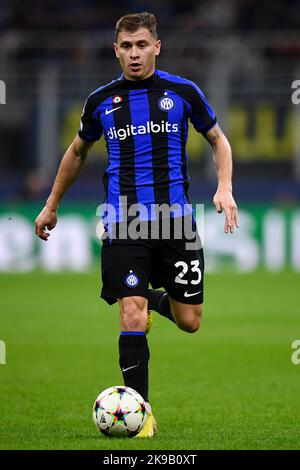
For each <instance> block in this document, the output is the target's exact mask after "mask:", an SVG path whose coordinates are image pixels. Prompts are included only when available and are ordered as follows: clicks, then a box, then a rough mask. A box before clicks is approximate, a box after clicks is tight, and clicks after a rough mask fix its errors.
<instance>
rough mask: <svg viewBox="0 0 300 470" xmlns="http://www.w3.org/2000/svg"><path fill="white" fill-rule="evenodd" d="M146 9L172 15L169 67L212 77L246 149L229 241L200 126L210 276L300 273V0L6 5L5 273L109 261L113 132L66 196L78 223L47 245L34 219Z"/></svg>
mask: <svg viewBox="0 0 300 470" xmlns="http://www.w3.org/2000/svg"><path fill="white" fill-rule="evenodd" d="M58 9H59V13H58ZM142 9H150V10H152V11H153V12H154V13H156V14H157V16H158V21H159V33H160V36H161V38H162V41H163V48H162V54H161V57H160V58H159V61H158V67H159V68H161V69H166V70H169V71H170V72H171V73H175V74H177V75H183V76H185V77H188V78H190V79H192V80H194V81H195V82H196V83H198V84H199V86H200V87H201V88H202V89H203V90H204V92H205V93H206V95H207V97H208V99H209V101H210V102H211V103H212V105H213V107H214V108H215V110H216V114H217V116H218V118H219V121H220V124H221V126H222V128H223V129H224V130H225V131H226V133H227V135H228V136H229V140H230V142H231V144H232V148H233V154H234V166H235V169H234V190H235V196H236V199H237V201H238V203H239V205H240V208H241V228H240V231H239V235H238V236H235V237H231V238H230V239H229V237H227V238H226V237H224V236H223V234H222V228H223V226H222V225H223V224H222V221H221V218H220V217H219V218H216V217H215V215H214V213H211V211H210V209H211V207H210V206H209V204H210V203H211V199H212V196H213V194H214V190H215V186H216V184H215V183H216V180H215V174H214V169H213V164H212V158H211V150H210V148H209V145H208V144H207V143H206V141H205V140H204V139H203V138H202V136H201V135H198V134H197V133H196V132H195V131H194V130H193V128H192V127H191V128H190V136H189V145H188V153H189V162H190V163H189V165H190V174H191V177H192V182H191V197H192V200H193V202H194V203H206V234H207V235H208V236H207V237H206V240H205V244H206V256H207V268H208V270H216V269H218V268H219V267H221V266H222V265H224V264H226V265H228V264H230V265H231V267H233V268H234V269H239V270H244V271H250V270H253V269H256V268H258V267H259V266H263V267H266V268H267V269H268V270H273V271H280V270H281V269H282V268H285V267H291V268H292V269H294V270H296V271H299V270H300V243H299V240H300V213H299V212H298V211H297V205H298V203H299V199H300V150H299V149H300V145H299V143H300V142H299V140H300V139H299V128H300V105H299V106H297V105H292V101H291V94H292V91H293V90H292V88H291V85H292V82H293V81H294V80H296V79H297V78H298V79H299V77H300V66H299V57H300V40H299V26H300V24H299V23H300V5H299V1H297V0H285V1H280V0H279V1H277V2H275V4H274V2H271V1H268V0H266V1H264V2H258V1H254V0H239V1H233V0H230V1H222V0H216V1H213V2H206V1H203V2H194V1H191V0H190V1H183V0H177V1H164V2H159V1H157V0H153V1H151V2H144V1H139V0H135V1H133V0H132V1H122V2H121V1H113V2H110V3H109V4H105V3H103V2H97V1H96V0H89V1H83V0H72V1H66V2H64V3H63V5H61V4H60V2H57V1H55V0H47V1H44V2H38V1H34V0H30V1H27V2H21V1H18V0H15V1H6V0H1V9H0V51H1V53H0V80H2V81H4V82H5V84H6V104H5V105H1V106H0V140H1V160H0V174H1V176H0V197H1V211H2V212H3V214H2V217H1V219H0V220H1V222H0V224H1V230H0V234H1V235H0V270H1V271H24V270H25V271H27V270H31V269H34V268H39V267H42V268H44V269H47V270H60V269H62V268H67V269H71V270H72V269H75V270H86V269H89V267H90V265H91V263H92V261H93V260H95V256H96V257H97V256H98V254H97V238H96V232H95V229H94V227H95V219H94V216H95V214H96V207H97V205H98V204H100V203H101V202H102V200H103V189H102V184H101V174H102V172H103V170H104V168H105V165H106V155H105V144H104V141H103V140H102V141H100V144H97V145H95V146H94V148H93V151H92V154H91V156H90V158H89V162H88V165H87V167H86V169H85V171H84V173H83V174H82V175H81V177H80V179H79V180H78V181H77V183H76V184H75V185H74V187H73V188H72V189H71V190H70V191H69V193H68V195H67V196H66V198H65V202H64V204H63V206H62V211H61V213H63V211H66V217H61V220H60V226H59V227H58V229H57V234H54V235H53V236H52V241H51V242H50V243H49V244H48V245H47V247H45V246H44V245H43V244H41V243H40V242H39V240H36V239H35V237H34V234H33V231H32V219H33V218H34V216H35V215H36V211H37V210H38V209H39V208H41V207H42V204H43V202H44V200H45V199H46V197H47V195H48V193H49V189H50V187H51V184H52V181H53V177H54V175H55V172H56V170H57V166H58V163H59V161H60V158H61V157H62V155H63V153H64V151H65V149H66V148H67V146H68V145H69V144H70V142H71V141H72V139H73V138H74V136H75V135H76V132H77V129H78V125H79V117H80V114H81V110H82V107H83V104H84V101H85V99H86V97H87V96H88V94H89V93H91V91H93V90H94V89H96V88H97V87H99V86H100V85H102V84H104V83H107V82H109V81H111V80H112V79H113V78H115V77H117V76H119V74H120V68H119V64H118V61H117V60H116V59H115V58H114V55H113V51H112V41H113V32H114V31H113V28H114V25H115V22H116V19H118V18H119V16H120V15H122V14H125V13H126V12H128V11H135V10H142ZM68 204H72V211H71V213H70V211H69V210H67V207H68ZM7 211H8V212H7ZM10 212H11V213H10ZM67 216H68V217H67ZM9 217H11V218H9ZM65 224H67V225H65ZM71 226H72V227H74V229H72V230H71V229H70V230H65V228H67V227H69V228H70V227H71ZM60 228H61V233H63V234H64V235H63V238H64V239H62V238H61V237H59V236H58V231H59V229H60ZM21 233H22V235H21ZM75 233H76V234H77V235H76V236H75V235H74V234H75ZM56 235H57V236H56ZM66 247H68V249H66ZM45 250H46V251H45ZM73 250H74V252H76V253H77V256H76V257H74V256H73Z"/></svg>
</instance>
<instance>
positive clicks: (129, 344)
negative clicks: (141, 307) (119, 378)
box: [119, 331, 150, 401]
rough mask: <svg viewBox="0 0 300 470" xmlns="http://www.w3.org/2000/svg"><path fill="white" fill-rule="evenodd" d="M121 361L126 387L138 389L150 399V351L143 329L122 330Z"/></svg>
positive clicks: (120, 340) (146, 398)
mask: <svg viewBox="0 0 300 470" xmlns="http://www.w3.org/2000/svg"><path fill="white" fill-rule="evenodd" d="M119 354H120V357H119V363H120V367H121V370H122V374H123V380H124V384H125V385H126V387H131V388H133V389H134V390H136V391H137V392H138V393H139V394H140V395H142V397H143V398H144V400H145V401H148V361H149V358H150V351H149V347H148V342H147V337H146V335H145V333H144V332H142V331H121V334H120V337H119Z"/></svg>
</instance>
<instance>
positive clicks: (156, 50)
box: [155, 39, 161, 56]
mask: <svg viewBox="0 0 300 470" xmlns="http://www.w3.org/2000/svg"><path fill="white" fill-rule="evenodd" d="M160 48H161V40H160V39H158V40H157V41H156V43H155V55H156V56H157V55H159V53H160Z"/></svg>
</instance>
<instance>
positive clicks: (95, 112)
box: [35, 12, 238, 437]
mask: <svg viewBox="0 0 300 470" xmlns="http://www.w3.org/2000/svg"><path fill="white" fill-rule="evenodd" d="M160 48H161V41H160V40H159V39H158V36H157V30H156V19H155V16H154V15H153V14H151V13H147V12H143V13H137V14H131V15H126V16H124V17H122V18H120V19H119V21H118V22H117V24H116V32H115V43H114V51H115V55H116V57H117V58H118V59H119V61H120V65H121V68H122V70H123V73H122V75H121V76H120V77H119V78H117V79H115V80H113V81H112V82H110V83H108V84H107V85H104V86H101V87H100V88H98V89H97V90H96V91H94V92H93V93H91V94H90V95H89V96H88V98H87V100H86V103H85V105H84V109H83V113H82V116H81V124H80V129H79V131H78V135H77V136H76V137H75V139H74V141H73V142H72V144H71V145H70V147H69V148H68V150H67V151H66V153H65V155H64V157H63V159H62V161H61V164H60V167H59V169H58V173H57V176H56V178H55V181H54V185H53V188H52V191H51V194H50V196H49V198H48V200H47V202H46V205H45V207H44V209H43V210H42V212H41V213H40V215H39V216H38V217H37V219H36V221H35V224H36V234H37V235H38V236H39V237H40V238H41V239H42V240H47V239H48V237H49V233H48V232H47V229H48V230H51V229H53V228H54V227H55V225H56V223H57V209H58V205H59V202H60V201H61V199H62V197H63V195H64V193H65V191H66V190H67V189H68V188H69V187H70V186H71V184H72V183H73V182H74V181H75V179H76V178H77V177H78V175H79V173H80V171H81V170H82V168H83V166H84V164H85V161H86V158H87V155H88V152H89V150H90V149H91V147H92V145H93V144H94V142H96V141H97V140H99V139H100V137H101V136H102V135H104V138H105V140H106V144H107V152H108V168H107V170H106V172H105V175H104V184H105V190H106V206H105V210H104V214H103V222H104V226H105V233H104V236H103V246H102V281H103V287H102V293H101V296H102V298H103V299H105V300H106V302H108V304H113V303H115V302H117V301H118V303H119V307H120V320H121V333H120V337H119V357H120V360H119V362H120V367H121V370H122V374H123V379H124V383H125V385H126V386H130V387H132V388H134V389H135V390H137V391H138V392H139V393H140V394H141V395H142V396H143V397H144V399H145V401H146V409H147V419H146V423H145V426H144V428H143V430H142V431H141V432H140V433H139V434H138V437H152V436H153V435H154V434H155V432H156V429H157V426H156V420H155V419H154V416H153V414H152V411H151V407H150V404H149V399H148V361H149V357H150V353H149V348H148V343H147V337H146V333H147V332H148V330H149V328H150V323H151V321H150V320H151V318H150V311H152V310H155V311H156V312H158V313H160V314H161V315H163V316H165V317H166V318H168V319H169V320H170V321H172V322H174V323H175V324H176V325H177V326H178V327H179V328H181V329H182V330H184V331H187V332H190V333H192V332H195V331H197V330H198V329H199V326H200V321H201V316H202V304H203V273H204V261H203V250H202V248H201V246H200V247H199V246H196V245H193V246H192V248H189V249H188V247H187V242H188V240H190V236H189V235H186V233H185V232H184V231H183V230H181V231H180V237H178V230H177V225H176V222H178V221H179V222H182V221H186V220H189V221H190V223H191V226H192V227H193V230H192V233H193V234H194V240H198V238H197V233H196V232H195V220H194V217H193V215H192V209H191V205H190V204H189V199H188V194H187V191H188V184H189V176H188V173H187V155H186V151H185V146H186V141H187V135H188V121H189V120H190V121H191V122H192V124H193V125H194V127H195V129H196V130H197V131H198V132H200V133H202V134H203V136H204V137H205V138H206V139H207V140H208V142H209V143H210V144H211V146H212V148H213V156H214V162H215V167H216V172H217V177H218V187H217V191H216V194H215V196H214V199H213V201H214V204H215V207H216V210H217V212H219V213H221V212H222V211H224V213H225V228H224V230H225V233H228V232H233V230H234V226H235V225H236V226H237V227H238V215H237V206H236V203H235V201H234V198H233V196H232V156H231V148H230V145H229V143H228V140H227V138H226V137H225V135H224V134H223V132H222V131H221V129H220V127H219V125H218V123H217V119H216V116H215V114H214V111H213V110H212V108H211V107H210V106H209V104H208V103H207V101H206V98H205V96H204V95H203V93H202V91H201V90H200V89H199V88H198V86H197V85H196V84H195V83H193V82H192V81H189V80H187V79H184V78H181V77H178V76H175V75H171V74H169V73H167V72H164V71H161V70H158V69H156V68H155V61H156V57H157V56H158V55H159V53H160ZM158 207H159V208H160V207H164V208H166V207H167V208H169V209H170V210H169V212H168V215H167V216H166V214H165V213H163V211H162V212H159V210H157V208H158ZM136 214H139V215H138V221H139V227H142V225H143V227H144V228H143V229H141V230H140V237H136V231H135V234H134V235H133V231H134V230H133V229H132V227H136V225H131V224H132V222H134V221H135V219H134V215H136ZM127 216H128V217H127ZM166 220H168V222H169V223H170V226H169V230H167V231H166V232H167V235H166V236H164V233H165V232H164V230H163V224H164V222H165V221H166ZM154 222H156V224H157V225H156V229H157V230H156V229H155V230H152V229H151V230H152V231H151V230H150V233H151V235H152V234H153V236H149V231H148V233H146V232H147V230H146V229H147V228H149V225H151V223H153V224H154ZM145 224H146V225H145ZM130 225H131V232H130V230H128V232H127V233H125V236H124V230H123V229H124V227H125V228H129V226H130ZM179 226H180V224H179ZM181 227H182V225H181ZM195 233H196V234H195ZM145 234H146V235H145ZM149 284H151V285H152V287H153V289H149ZM161 287H163V288H164V290H156V289H157V288H161Z"/></svg>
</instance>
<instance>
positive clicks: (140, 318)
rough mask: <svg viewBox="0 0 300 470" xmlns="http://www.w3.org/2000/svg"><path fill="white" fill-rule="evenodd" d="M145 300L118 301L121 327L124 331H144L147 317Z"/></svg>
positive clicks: (129, 299)
mask: <svg viewBox="0 0 300 470" xmlns="http://www.w3.org/2000/svg"><path fill="white" fill-rule="evenodd" d="M146 302H147V301H146V299H143V298H138V297H125V298H123V299H121V301H120V314H121V327H122V330H124V331H144V329H145V322H146V321H147V317H146V315H145V314H144V313H145V311H147V304H146Z"/></svg>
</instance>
